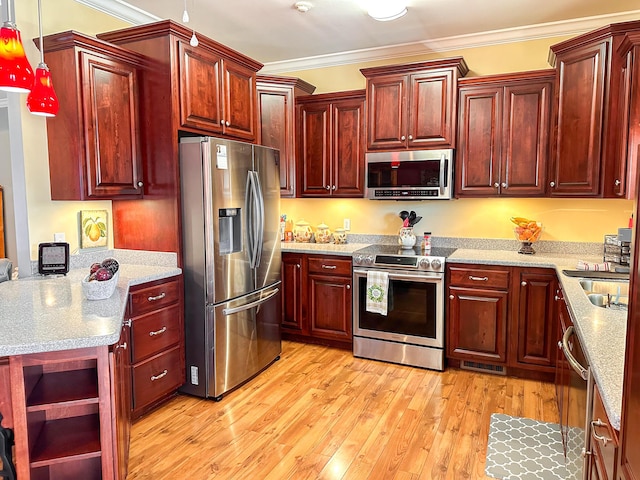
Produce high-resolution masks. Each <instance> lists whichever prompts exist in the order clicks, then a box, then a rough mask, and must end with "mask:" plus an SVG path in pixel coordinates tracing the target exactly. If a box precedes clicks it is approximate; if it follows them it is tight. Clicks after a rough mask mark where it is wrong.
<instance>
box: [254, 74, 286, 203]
mask: <svg viewBox="0 0 640 480" xmlns="http://www.w3.org/2000/svg"><path fill="white" fill-rule="evenodd" d="M257 91H258V118H259V120H260V121H259V125H258V143H259V144H260V145H265V146H267V147H271V148H277V149H278V150H280V196H281V197H293V196H294V195H295V172H296V170H295V151H294V132H293V124H294V105H293V88H291V87H277V86H271V85H262V84H260V83H258V86H257Z"/></svg>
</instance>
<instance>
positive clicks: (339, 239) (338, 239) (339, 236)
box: [333, 228, 347, 244]
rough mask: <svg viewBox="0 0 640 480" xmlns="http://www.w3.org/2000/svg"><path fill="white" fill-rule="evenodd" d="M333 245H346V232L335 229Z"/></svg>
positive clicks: (342, 229)
mask: <svg viewBox="0 0 640 480" xmlns="http://www.w3.org/2000/svg"><path fill="white" fill-rule="evenodd" d="M333 243H337V244H341V243H347V232H345V231H344V228H336V229H335V231H334V232H333Z"/></svg>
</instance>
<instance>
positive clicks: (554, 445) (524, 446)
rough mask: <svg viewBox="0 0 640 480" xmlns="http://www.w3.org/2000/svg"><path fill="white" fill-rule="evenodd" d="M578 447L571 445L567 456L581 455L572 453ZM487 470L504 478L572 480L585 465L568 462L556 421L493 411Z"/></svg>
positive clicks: (503, 479) (511, 479)
mask: <svg viewBox="0 0 640 480" xmlns="http://www.w3.org/2000/svg"><path fill="white" fill-rule="evenodd" d="M578 430H579V429H578ZM576 433H579V432H576ZM573 436H574V437H575V436H576V435H573ZM577 436H578V437H580V435H579V434H578V435H577ZM575 448H578V446H569V449H570V451H569V452H567V457H568V458H570V459H571V458H580V454H578V455H572V451H573V449H575ZM485 473H486V474H487V475H488V476H490V477H493V478H499V479H502V480H568V479H569V480H573V479H579V478H581V473H582V465H581V464H579V465H576V464H573V462H571V461H569V462H568V463H567V462H566V461H565V456H564V449H563V447H562V435H561V433H560V425H558V424H557V423H547V422H540V421H537V420H531V419H528V418H519V417H512V416H510V415H505V414H503V413H494V414H492V415H491V424H490V425H489V442H488V445H487V463H486V466H485Z"/></svg>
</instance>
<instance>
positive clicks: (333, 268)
mask: <svg viewBox="0 0 640 480" xmlns="http://www.w3.org/2000/svg"><path fill="white" fill-rule="evenodd" d="M322 268H326V269H327V270H335V269H336V268H338V266H337V265H322Z"/></svg>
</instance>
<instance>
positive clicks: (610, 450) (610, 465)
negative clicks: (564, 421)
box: [591, 387, 618, 480]
mask: <svg viewBox="0 0 640 480" xmlns="http://www.w3.org/2000/svg"><path fill="white" fill-rule="evenodd" d="M592 418H593V422H591V444H592V445H593V448H595V450H596V455H595V459H594V461H596V462H598V463H599V464H600V465H599V467H600V469H599V470H600V473H601V475H600V477H601V478H606V479H610V480H615V479H616V478H617V477H616V462H617V459H618V458H617V457H618V432H617V431H616V430H615V429H614V428H613V427H612V426H611V424H610V422H609V418H608V417H607V412H606V411H605V409H604V405H603V403H602V398H601V397H600V391H599V390H598V387H594V395H593V417H592ZM605 439H606V441H605ZM605 474H606V475H605Z"/></svg>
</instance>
